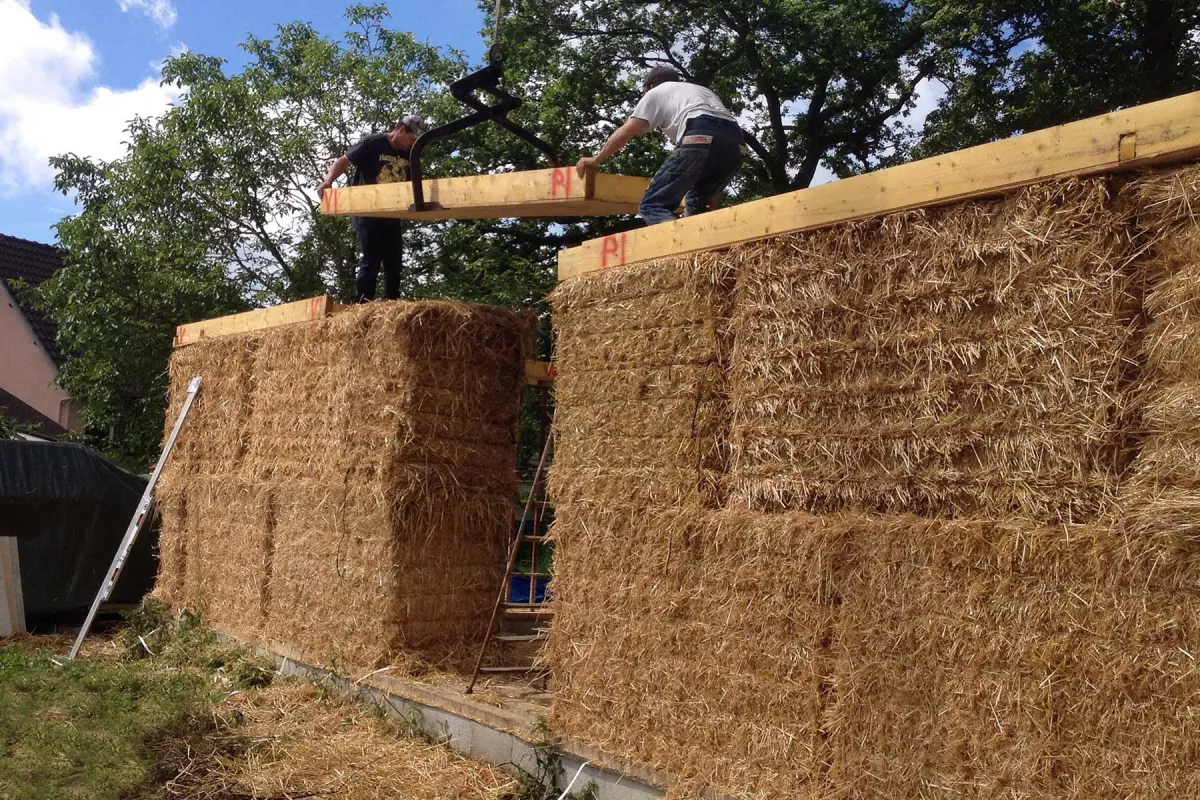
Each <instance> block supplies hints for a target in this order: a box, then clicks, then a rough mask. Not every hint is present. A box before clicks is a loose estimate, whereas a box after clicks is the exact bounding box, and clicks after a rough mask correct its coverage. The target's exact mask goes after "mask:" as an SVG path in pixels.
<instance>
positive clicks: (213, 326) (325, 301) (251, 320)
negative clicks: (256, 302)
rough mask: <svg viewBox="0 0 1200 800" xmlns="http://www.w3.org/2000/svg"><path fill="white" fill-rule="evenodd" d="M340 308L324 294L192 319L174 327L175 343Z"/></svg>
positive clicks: (325, 313)
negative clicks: (211, 317)
mask: <svg viewBox="0 0 1200 800" xmlns="http://www.w3.org/2000/svg"><path fill="white" fill-rule="evenodd" d="M341 307H342V306H341V305H339V304H338V303H337V302H335V301H334V299H333V298H332V297H329V296H328V295H321V296H319V297H310V298H308V299H307V300H297V301H296V302H294V303H284V304H283V305H279V306H271V307H270V308H259V309H255V310H254V311H246V312H244V313H242V314H233V315H231V316H228V317H217V318H216V319H206V320H204V321H202V322H191V323H188V324H187V325H180V326H179V327H178V328H176V329H175V346H176V347H184V346H186V345H189V344H195V343H196V342H202V341H204V340H205V339H217V338H220V337H222V336H230V335H232V334H235V333H247V332H249V331H260V330H264V329H266V328H275V327H278V326H280V325H292V324H294V323H297V322H311V321H312V320H316V319H324V318H325V317H327V316H329V315H330V314H333V313H334V312H335V311H337V310H338V309H339V308H341Z"/></svg>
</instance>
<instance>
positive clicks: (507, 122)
mask: <svg viewBox="0 0 1200 800" xmlns="http://www.w3.org/2000/svg"><path fill="white" fill-rule="evenodd" d="M488 62H489V63H488V65H487V66H486V67H484V68H483V69H481V70H477V71H475V72H472V73H471V74H470V75H467V76H466V77H464V78H460V79H458V80H456V81H455V82H454V83H452V84H450V94H452V95H454V98H455V99H456V100H458V101H459V102H460V103H462V104H463V105H466V106H470V107H471V108H473V109H475V113H474V114H468V115H467V116H465V117H463V118H461V119H456V120H455V121H453V122H448V123H446V124H445V125H441V126H439V127H437V128H433V129H431V130H428V131H426V132H425V133H423V134H421V135H420V136H419V137H417V140H416V141H415V142H414V143H413V146H412V149H411V150H410V151H409V155H408V173H409V177H410V178H411V180H412V193H413V204H412V205H411V206H409V209H408V210H409V211H434V210H437V209H439V208H441V205H440V204H439V203H427V202H425V187H424V186H423V185H422V182H421V181H422V178H423V175H422V173H421V151H422V150H424V149H425V146H426V145H428V144H429V143H431V142H435V141H437V140H438V139H443V138H445V137H447V136H449V135H451V134H454V133H458V132H459V131H462V130H466V129H467V128H470V127H473V126H475V125H480V124H482V123H484V122H487V121H488V120H492V121H494V122H495V123H496V124H497V125H499V126H500V127H501V128H504V129H505V130H507V131H509V132H511V133H512V134H514V135H516V136H517V137H519V138H521V139H523V140H525V141H526V142H529V143H530V144H531V145H533V146H534V147H536V148H537V149H538V150H541V151H542V152H543V153H545V154H546V158H547V159H549V161H550V165H551V166H554V167H559V166H562V164H561V163H560V162H559V160H558V151H557V150H555V149H554V147H553V146H552V145H550V144H547V143H546V142H544V141H542V140H541V139H539V138H538V137H537V136H535V135H534V134H533V133H531V132H530V131H528V130H526V129H525V128H523V127H521V126H520V125H518V124H517V123H515V122H513V121H512V120H511V119H509V118H508V114H509V112H510V111H515V110H516V109H518V108H520V107H521V100H520V98H517V97H513V96H512V95H511V94H509V93H508V92H506V91H504V90H503V89H501V88H500V81H501V79H502V78H503V77H504V57H503V54H502V53H501V52H500V48H499V47H497V46H493V47H492V48H491V49H490V50H489V51H488ZM478 91H482V92H487V93H488V94H490V95H492V96H493V97H494V98H495V99H496V100H497V101H498V102H497V103H496V104H495V105H488V104H487V103H485V102H484V101H482V100H480V99H479V98H478V97H476V96H475V94H474V93H475V92H478Z"/></svg>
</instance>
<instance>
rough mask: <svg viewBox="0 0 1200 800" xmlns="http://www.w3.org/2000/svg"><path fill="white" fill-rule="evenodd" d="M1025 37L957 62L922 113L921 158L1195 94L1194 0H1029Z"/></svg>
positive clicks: (1199, 56)
mask: <svg viewBox="0 0 1200 800" xmlns="http://www.w3.org/2000/svg"><path fill="white" fill-rule="evenodd" d="M1027 5H1028V6H1029V8H1028V9H1027V13H1026V19H1027V20H1029V22H1030V23H1031V24H1030V25H1029V26H1028V28H1027V30H1026V32H1025V33H1026V36H1025V38H1024V40H1023V41H1022V42H1021V43H1020V44H1019V46H1018V47H1016V48H1013V49H1012V50H1010V51H1009V52H1007V53H997V52H994V53H992V54H991V55H990V56H989V57H988V58H976V57H971V58H967V59H965V60H964V61H963V62H962V63H961V64H959V66H958V68H957V69H956V70H955V71H954V72H953V73H952V74H951V75H949V76H947V83H948V86H949V91H948V94H947V97H946V100H945V102H944V104H943V105H942V106H941V108H939V109H938V110H936V111H935V112H934V113H933V114H931V115H930V117H929V119H928V124H927V126H926V130H925V139H924V142H923V143H922V146H921V148H920V154H922V155H933V154H937V153H941V152H948V151H951V150H957V149H960V148H963V147H968V146H970V145H974V144H980V143H982V142H987V141H992V140H995V139H1000V138H1004V137H1006V136H1011V135H1013V134H1015V133H1020V132H1023V131H1032V130H1038V129H1041V128H1047V127H1051V126H1053V125H1061V124H1063V123H1066V122H1071V121H1073V120H1077V119H1084V118H1086V117H1090V116H1095V115H1097V114H1103V113H1106V112H1109V111H1115V110H1117V109H1119V108H1128V107H1130V106H1134V105H1138V104H1139V103H1147V102H1150V101H1153V100H1161V99H1163V98H1165V97H1171V96H1173V95H1178V94H1183V93H1185V92H1190V91H1195V90H1197V89H1200V4H1197V3H1196V2H1195V0H1120V2H1118V1H1117V0H1082V2H1081V0H1036V1H1034V2H1029V3H1028V4H1027Z"/></svg>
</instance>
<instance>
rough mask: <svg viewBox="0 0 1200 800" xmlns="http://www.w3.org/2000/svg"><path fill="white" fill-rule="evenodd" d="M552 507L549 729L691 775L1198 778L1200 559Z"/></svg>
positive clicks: (1060, 539)
mask: <svg viewBox="0 0 1200 800" xmlns="http://www.w3.org/2000/svg"><path fill="white" fill-rule="evenodd" d="M558 519H559V521H558V523H557V524H556V527H555V534H554V535H555V537H556V540H557V551H556V553H557V556H556V557H557V563H556V577H555V586H556V593H557V594H556V603H557V606H556V618H555V622H554V626H553V628H552V631H551V638H550V643H549V650H548V658H549V660H550V663H551V664H552V665H553V667H554V670H555V673H554V674H555V698H554V708H553V713H552V717H551V722H552V725H554V726H555V728H556V729H557V730H559V731H562V732H564V733H569V734H570V735H572V736H575V737H579V738H582V739H584V740H585V741H587V742H589V743H591V744H594V745H596V746H599V747H602V748H604V749H606V750H608V751H609V752H614V753H618V754H620V755H623V756H626V757H629V758H632V759H634V760H636V761H640V762H642V763H646V764H649V765H652V766H656V767H659V768H662V769H665V770H666V771H668V772H669V773H670V774H672V775H673V776H674V777H676V778H678V779H680V780H681V782H682V785H684V786H688V787H693V788H694V787H696V786H707V787H710V788H713V789H717V790H720V791H723V792H727V793H729V794H732V795H733V796H735V797H741V798H800V797H844V798H876V797H892V798H906V797H912V798H927V797H959V796H980V797H983V796H986V797H996V796H1004V797H1029V798H1034V797H1045V798H1050V797H1055V798H1061V797H1076V798H1085V797H1111V798H1124V797H1131V796H1138V797H1163V798H1166V797H1175V796H1190V795H1191V794H1193V793H1195V791H1197V790H1200V777H1197V776H1200V743H1197V741H1196V740H1195V737H1194V736H1192V734H1191V731H1192V729H1193V728H1194V726H1195V725H1196V723H1197V720H1200V670H1197V668H1196V661H1195V659H1196V655H1197V653H1196V646H1197V645H1196V643H1197V642H1198V641H1200V594H1198V593H1197V590H1198V589H1200V562H1196V561H1195V560H1186V559H1179V558H1174V557H1172V556H1171V555H1170V554H1168V553H1164V552H1158V551H1156V550H1154V549H1153V548H1148V547H1145V546H1143V545H1141V544H1138V543H1136V542H1130V541H1128V540H1127V539H1125V538H1124V537H1122V536H1120V535H1118V534H1117V533H1115V532H1114V531H1113V530H1112V529H1110V528H1106V527H1100V526H1079V525H1071V526H1057V527H1038V526H1030V525H1027V524H1021V523H1015V522H996V521H987V520H931V519H928V518H921V517H916V516H912V515H889V516H878V517H877V516H865V515H858V514H832V515H824V516H810V515H807V514H804V513H797V512H789V513H764V512H755V511H748V510H745V509H735V510H709V509H701V508H697V507H691V508H683V509H670V510H664V509H653V510H651V509H637V508H633V507H624V508H615V507H608V508H605V509H596V508H581V507H576V506H570V507H567V508H563V509H560V511H559V518H558ZM680 796H685V795H680ZM693 796H694V795H693Z"/></svg>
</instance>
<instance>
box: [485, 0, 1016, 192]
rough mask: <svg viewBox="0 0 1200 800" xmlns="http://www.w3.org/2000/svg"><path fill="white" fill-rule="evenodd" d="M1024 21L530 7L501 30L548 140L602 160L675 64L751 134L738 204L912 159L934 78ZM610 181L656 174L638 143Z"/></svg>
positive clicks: (602, 3)
mask: <svg viewBox="0 0 1200 800" xmlns="http://www.w3.org/2000/svg"><path fill="white" fill-rule="evenodd" d="M1026 24H1027V22H1026V20H1024V19H1023V18H1021V16H1020V15H1019V14H1014V13H1013V11H1012V9H1008V8H1005V7H1004V6H1003V4H1002V3H1001V4H997V3H982V2H972V3H963V2H953V1H951V0H910V1H909V2H898V0H765V1H764V0H692V1H691V2H676V3H652V4H644V3H641V2H638V0H596V2H588V3H563V2H558V0H524V2H521V3H519V4H518V5H517V6H515V8H514V10H513V11H512V12H511V13H510V15H509V16H508V17H507V18H506V19H505V20H504V22H503V23H502V35H503V36H502V38H503V42H504V45H505V46H506V47H507V48H508V49H509V51H510V55H511V60H512V61H513V62H514V65H515V66H516V70H515V74H517V75H519V78H518V79H519V80H520V81H521V83H522V85H523V88H524V89H525V91H526V93H534V92H536V93H537V94H538V95H540V96H541V97H542V101H543V103H546V102H547V101H549V109H548V110H547V111H546V112H544V113H543V116H542V118H541V120H540V121H541V123H542V124H543V126H544V128H545V129H546V130H547V131H548V132H549V135H550V137H551V138H552V140H553V139H554V138H558V139H559V140H562V141H567V142H569V143H570V144H571V145H573V146H574V147H575V148H577V149H579V150H587V151H591V150H594V149H595V148H597V147H598V146H599V144H600V142H601V141H602V140H603V137H604V135H605V134H606V133H607V132H608V131H609V130H611V128H612V127H613V126H614V125H616V124H619V123H620V121H622V120H623V119H624V118H625V116H626V115H627V114H628V112H629V111H630V110H632V108H633V104H634V102H635V101H636V99H637V88H636V87H637V83H638V78H639V77H640V75H641V73H642V71H643V70H644V69H645V68H647V67H649V66H653V65H656V64H668V65H670V66H672V67H674V68H675V69H677V70H678V71H679V72H680V73H681V74H682V75H683V76H684V77H685V78H686V79H687V80H691V81H694V82H697V83H701V84H704V85H707V86H709V87H710V88H712V89H713V90H714V91H716V92H717V94H719V95H720V96H722V97H723V98H724V99H725V100H726V102H727V103H728V104H729V106H730V108H731V110H732V111H733V112H734V113H736V114H738V115H739V117H740V119H741V120H742V121H743V128H745V129H746V130H747V132H748V133H749V134H750V135H749V148H750V150H751V152H752V155H753V158H752V160H751V163H750V165H749V167H748V170H747V174H746V180H745V181H744V182H743V183H742V185H741V187H740V193H741V195H742V196H743V197H750V196H756V195H760V194H768V193H777V192H783V191H789V190H794V189H799V188H804V187H806V186H808V185H809V184H810V183H811V182H812V180H813V179H814V177H815V176H816V174H817V171H818V168H819V167H821V166H822V165H823V166H825V167H827V168H829V169H830V170H832V171H833V172H834V173H836V174H838V175H841V176H845V175H851V174H855V173H857V172H861V171H864V170H869V169H873V168H876V167H879V166H882V165H885V164H888V163H893V162H895V161H897V160H900V159H903V158H904V157H905V156H906V155H907V153H908V152H909V150H910V149H911V146H912V144H913V134H912V131H911V129H910V128H909V126H908V125H907V124H906V121H905V118H906V116H907V114H908V113H909V112H911V110H912V109H913V107H914V104H915V101H916V98H917V95H918V92H919V91H920V90H921V89H922V88H923V87H924V86H925V85H926V82H927V81H928V80H930V79H934V78H939V77H942V76H948V75H951V74H953V72H954V70H955V68H956V65H957V64H958V63H959V62H960V61H961V60H962V59H963V58H964V57H965V55H964V54H965V53H967V52H969V51H970V52H978V53H980V54H992V55H994V54H997V53H1006V52H1007V50H1008V49H1009V48H1010V47H1011V46H1012V45H1013V44H1015V43H1016V42H1018V41H1020V40H1021V39H1022V38H1023V37H1024V36H1025V35H1026V33H1025V30H1024V27H1025V25H1026ZM635 141H638V144H637V146H634V147H631V148H629V152H628V153H626V154H623V155H622V156H620V157H619V158H618V159H617V160H616V161H615V163H614V167H613V168H614V169H620V170H621V171H628V172H634V173H647V172H648V171H649V170H652V169H653V168H654V166H655V165H656V164H657V163H658V161H659V160H660V159H661V156H662V153H661V144H660V143H658V142H656V141H654V140H653V139H652V138H650V137H642V140H640V141H639V140H635Z"/></svg>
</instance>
